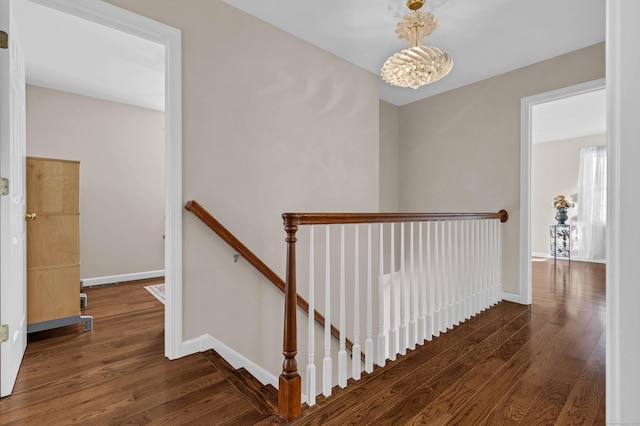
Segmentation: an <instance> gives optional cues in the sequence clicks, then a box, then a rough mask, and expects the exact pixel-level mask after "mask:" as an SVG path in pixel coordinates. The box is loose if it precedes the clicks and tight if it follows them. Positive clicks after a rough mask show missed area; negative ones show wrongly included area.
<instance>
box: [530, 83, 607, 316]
mask: <svg viewBox="0 0 640 426" xmlns="http://www.w3.org/2000/svg"><path fill="white" fill-rule="evenodd" d="M604 88H605V80H604V79H599V80H594V81H590V82H587V83H582V84H578V85H575V86H570V87H565V88H562V89H558V90H554V91H550V92H545V93H541V94H538V95H533V96H529V97H526V98H523V99H522V101H521V138H520V143H521V144H520V212H521V213H520V214H521V218H520V280H519V281H520V300H519V302H520V303H525V304H531V302H532V278H531V256H532V235H531V227H532V214H531V208H532V182H531V178H532V163H531V161H532V143H533V121H534V110H535V108H536V107H538V106H540V105H543V104H545V103H549V102H553V101H561V100H566V99H569V98H571V97H574V96H578V95H584V94H589V93H592V92H597V91H601V90H603V89H604ZM552 201H553V200H549V205H550V203H551V202H552Z"/></svg>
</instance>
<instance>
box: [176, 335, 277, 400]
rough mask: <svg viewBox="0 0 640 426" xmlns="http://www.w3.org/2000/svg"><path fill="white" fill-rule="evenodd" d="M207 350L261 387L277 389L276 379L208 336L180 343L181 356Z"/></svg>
mask: <svg viewBox="0 0 640 426" xmlns="http://www.w3.org/2000/svg"><path fill="white" fill-rule="evenodd" d="M209 349H213V350H215V351H216V352H218V353H219V354H220V356H221V357H222V358H224V359H225V360H226V361H227V362H228V363H229V364H231V365H232V366H233V368H244V369H246V370H247V371H248V372H249V373H251V374H252V375H253V377H255V378H256V379H257V380H258V381H259V382H260V383H262V384H263V385H267V384H270V385H272V386H273V387H275V388H276V389H278V377H276V376H274V375H273V374H271V373H269V372H268V371H267V370H265V369H264V368H262V367H260V366H259V365H257V364H256V363H254V362H253V361H251V360H249V359H248V358H246V357H244V356H243V355H241V354H239V353H238V352H236V351H235V350H233V349H231V348H230V347H229V346H227V345H225V344H224V343H222V342H221V341H219V340H218V339H216V338H214V337H213V336H211V335H209V334H203V335H202V336H200V337H196V338H195V339H190V340H187V341H185V342H182V356H187V355H191V354H194V353H197V352H204V351H208V350H209Z"/></svg>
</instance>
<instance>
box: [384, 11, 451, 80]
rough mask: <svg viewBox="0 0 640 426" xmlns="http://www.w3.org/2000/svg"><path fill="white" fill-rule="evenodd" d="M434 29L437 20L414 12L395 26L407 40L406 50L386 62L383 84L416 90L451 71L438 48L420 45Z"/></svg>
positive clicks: (446, 57)
mask: <svg viewBox="0 0 640 426" xmlns="http://www.w3.org/2000/svg"><path fill="white" fill-rule="evenodd" d="M421 5H422V4H420V6H421ZM409 7H410V8H411V6H409ZM418 7H419V6H418ZM436 28H438V20H437V19H436V17H435V16H433V15H432V14H431V13H429V12H418V11H417V10H416V11H415V12H413V13H411V14H409V15H407V16H405V17H404V19H403V20H402V21H400V22H398V27H397V29H396V33H397V34H398V36H399V37H400V38H403V39H406V40H409V48H408V49H404V50H403V51H401V52H398V53H396V54H394V55H393V56H391V57H390V58H389V59H387V61H386V62H385V63H384V65H383V66H382V71H381V75H382V78H383V79H384V81H386V82H387V83H389V84H391V85H393V86H399V87H411V88H413V89H417V88H418V87H420V86H423V85H425V84H429V83H433V82H434V81H438V80H440V79H441V78H442V77H444V76H446V75H447V74H448V73H449V71H451V68H453V59H452V58H451V55H449V54H448V53H447V52H446V51H444V50H442V49H439V48H437V47H428V46H423V45H422V40H423V39H424V38H425V37H426V36H428V35H429V34H431V33H433V31H435V29H436Z"/></svg>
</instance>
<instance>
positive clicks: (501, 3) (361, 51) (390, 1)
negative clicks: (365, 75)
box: [224, 0, 605, 105]
mask: <svg viewBox="0 0 640 426" xmlns="http://www.w3.org/2000/svg"><path fill="white" fill-rule="evenodd" d="M224 1H225V2H227V3H229V4H231V5H233V6H235V7H237V8H239V9H241V10H243V11H245V12H247V13H249V14H251V15H254V16H256V17H258V18H260V19H262V20H264V21H266V22H269V23H271V24H273V25H275V26H276V27H279V28H281V29H283V30H284V31H287V32H289V33H291V34H293V35H295V36H297V37H299V38H301V39H303V40H306V41H308V42H309V43H311V44H314V45H316V46H318V47H320V48H322V49H324V50H327V51H329V52H331V53H333V54H335V55H337V56H339V57H341V58H343V59H345V60H347V61H349V62H351V63H353V64H355V65H358V66H359V67H362V68H364V69H366V70H368V71H370V72H372V73H374V74H376V75H377V74H379V72H380V68H381V67H382V64H383V63H384V61H385V60H386V59H387V58H388V57H389V56H391V55H392V54H393V53H395V52H398V51H400V50H402V49H406V48H407V47H408V42H407V41H405V40H402V39H399V38H398V36H397V35H396V34H395V30H396V22H397V21H399V20H401V19H402V17H403V16H404V15H406V14H407V13H408V12H410V11H409V9H407V7H406V5H405V0H376V1H372V0H350V1H345V0H316V1H300V0H259V1H256V0H224ZM421 10H423V11H425V10H426V11H430V12H431V13H433V14H434V15H435V16H436V18H437V19H438V22H439V26H438V29H437V30H436V31H435V32H434V33H433V34H432V35H431V36H429V37H427V38H426V39H425V44H426V45H430V46H436V47H439V48H442V49H444V50H446V51H448V52H449V53H450V54H451V55H452V57H453V61H454V66H453V70H452V71H451V72H450V73H449V75H447V76H446V77H445V78H443V79H442V80H440V81H437V82H435V83H433V84H431V85H427V86H423V87H421V88H419V89H416V90H414V89H407V88H397V87H392V86H389V85H388V84H386V83H385V82H384V81H382V79H380V98H381V99H383V100H385V101H387V102H390V103H392V104H395V105H405V104H408V103H411V102H415V101H417V100H420V99H423V98H426V97H429V96H432V95H436V94H438V93H442V92H446V91H448V90H451V89H455V88H457V87H460V86H464V85H467V84H470V83H473V82H476V81H480V80H483V79H485V78H488V77H492V76H495V75H499V74H502V73H505V72H507V71H511V70H514V69H518V68H521V67H523V66H526V65H529V64H532V63H535V62H540V61H542V60H545V59H549V58H552V57H554V56H558V55H561V54H563V53H567V52H570V51H573V50H577V49H580V48H582V47H586V46H590V45H593V44H596V43H599V42H602V41H604V38H605V2H604V1H603V0H426V4H425V6H424V7H423V8H422V9H421Z"/></svg>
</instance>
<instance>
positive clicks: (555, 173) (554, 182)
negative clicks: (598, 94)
mask: <svg viewBox="0 0 640 426" xmlns="http://www.w3.org/2000/svg"><path fill="white" fill-rule="evenodd" d="M605 144H606V136H605V135H604V134H600V135H590V136H583V137H579V138H572V139H565V140H560V141H553V142H545V143H535V144H533V146H532V147H531V252H532V254H534V255H535V254H541V255H545V256H549V225H550V224H553V223H556V220H555V214H556V212H555V210H554V209H553V208H552V207H551V202H552V201H553V199H554V198H555V197H556V196H557V195H558V194H561V195H564V196H565V197H567V198H568V199H569V200H572V201H573V202H574V203H575V202H576V200H577V194H578V173H579V170H580V148H583V147H586V146H596V145H605ZM577 214H578V209H577V207H574V208H572V209H569V211H568V215H569V220H567V223H568V224H570V225H572V227H573V226H574V225H575V224H576V220H577ZM574 229H575V228H572V234H575V232H574V231H573V230H574ZM579 255H580V254H579V253H578V252H576V251H575V250H572V253H571V257H572V259H575V258H576V257H577V256H579Z"/></svg>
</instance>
